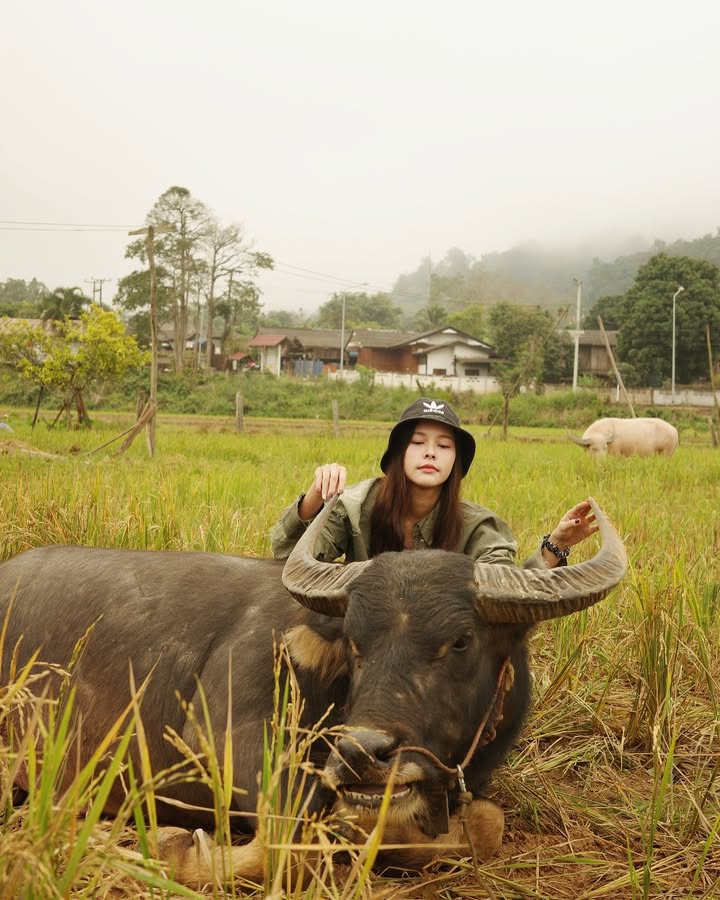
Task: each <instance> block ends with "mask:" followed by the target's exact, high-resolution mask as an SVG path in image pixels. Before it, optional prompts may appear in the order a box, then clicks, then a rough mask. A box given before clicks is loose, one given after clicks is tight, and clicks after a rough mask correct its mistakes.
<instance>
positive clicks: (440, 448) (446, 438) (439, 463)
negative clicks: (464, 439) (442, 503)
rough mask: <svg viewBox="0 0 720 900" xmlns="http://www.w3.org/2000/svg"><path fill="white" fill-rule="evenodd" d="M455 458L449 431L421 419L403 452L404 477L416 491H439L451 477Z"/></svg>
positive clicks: (453, 445) (451, 436) (435, 423)
mask: <svg viewBox="0 0 720 900" xmlns="http://www.w3.org/2000/svg"><path fill="white" fill-rule="evenodd" d="M455 455H456V450H455V432H454V431H453V430H452V428H448V427H447V426H446V425H441V424H439V423H437V422H432V421H430V420H428V419H420V420H419V421H418V422H417V424H416V426H415V430H414V431H413V433H412V437H411V438H410V443H409V444H408V445H407V449H406V450H405V458H404V461H403V471H404V472H405V477H406V478H407V479H408V481H410V483H411V484H414V485H416V486H417V487H427V488H429V487H441V486H442V485H443V484H444V483H445V482H446V481H447V479H448V477H449V476H450V472H451V471H452V467H453V465H454V464H455Z"/></svg>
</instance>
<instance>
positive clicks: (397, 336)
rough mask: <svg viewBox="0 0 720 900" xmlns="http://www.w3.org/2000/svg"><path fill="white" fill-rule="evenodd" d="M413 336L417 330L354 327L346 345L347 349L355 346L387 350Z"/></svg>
mask: <svg viewBox="0 0 720 900" xmlns="http://www.w3.org/2000/svg"><path fill="white" fill-rule="evenodd" d="M415 337H417V331H396V330H394V329H390V328H386V329H381V328H355V329H353V333H352V337H351V338H350V340H349V341H348V345H347V346H348V350H349V349H351V348H355V347H357V348H361V347H370V348H371V349H372V348H374V349H378V350H380V349H384V350H387V349H389V348H390V347H398V346H400V345H401V344H406V343H407V342H408V341H410V340H412V339H413V338H415Z"/></svg>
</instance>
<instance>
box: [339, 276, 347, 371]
mask: <svg viewBox="0 0 720 900" xmlns="http://www.w3.org/2000/svg"><path fill="white" fill-rule="evenodd" d="M342 298H343V299H342V317H341V319H340V372H341V373H342V371H343V365H344V362H345V300H346V294H345V292H344V291H343V295H342Z"/></svg>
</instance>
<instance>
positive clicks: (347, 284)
mask: <svg viewBox="0 0 720 900" xmlns="http://www.w3.org/2000/svg"><path fill="white" fill-rule="evenodd" d="M131 227H133V226H130V225H110V224H99V223H91V222H46V221H32V220H26V219H0V231H47V232H58V233H63V232H68V233H71V232H115V231H127V230H128V229H129V228H131ZM288 270H289V271H288ZM271 272H276V273H277V274H280V275H290V276H292V277H293V278H302V279H305V280H307V281H318V280H320V281H327V282H329V283H331V284H334V285H335V286H336V289H337V290H338V291H340V290H342V289H343V288H345V289H348V288H355V289H356V290H357V289H359V288H365V289H370V290H374V291H376V292H377V293H383V294H393V295H394V296H396V297H406V298H408V299H418V298H419V296H420V294H414V293H410V292H406V291H399V292H394V291H393V290H392V288H386V287H382V286H380V285H377V284H373V283H371V282H368V281H356V280H353V279H350V278H343V277H342V276H339V275H333V274H331V273H329V272H320V271H318V270H317V269H308V268H306V267H304V266H296V265H295V264H294V263H288V262H284V261H283V260H275V267H274V268H273V269H270V270H268V273H266V274H269V273H271Z"/></svg>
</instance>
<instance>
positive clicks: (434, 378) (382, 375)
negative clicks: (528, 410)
mask: <svg viewBox="0 0 720 900" xmlns="http://www.w3.org/2000/svg"><path fill="white" fill-rule="evenodd" d="M328 378H341V379H343V380H344V381H347V382H353V381H356V380H357V378H358V374H357V372H353V371H347V370H346V371H344V372H330V373H329V374H328ZM375 384H379V385H382V386H383V387H405V388H408V389H409V390H413V391H415V390H424V391H427V392H428V393H432V390H433V386H434V387H435V388H437V389H440V390H448V391H457V392H458V393H460V392H462V391H473V392H474V393H476V394H495V393H499V392H500V385H499V384H498V382H497V381H496V380H495V379H494V378H492V377H490V376H486V375H479V376H472V377H466V376H460V377H454V376H452V375H421V374H419V373H416V374H402V373H399V372H376V373H375ZM543 390H544V392H545V393H552V392H559V391H563V392H567V391H568V390H570V388H569V386H568V385H560V384H548V385H545V386H544V388H543ZM578 391H588V392H592V393H594V394H599V395H600V396H601V397H602V396H605V397H607V398H608V400H610V401H611V402H614V403H618V404H621V405H623V406H624V405H625V398H624V396H623V394H622V392H621V391H620V389H619V388H584V387H578ZM628 394H629V396H630V400H631V402H632V403H633V405H635V404H637V406H639V407H642V406H673V405H674V406H696V407H708V408H711V407H712V406H713V396H712V391H709V390H708V391H698V390H692V389H690V388H683V389H682V390H680V389H678V388H677V387H676V388H675V398H674V401H673V397H672V394H671V392H670V391H661V390H657V389H656V390H650V389H644V388H643V389H640V388H638V389H633V390H629V391H628ZM715 395H716V399H717V403H718V405H719V406H720V391H716V392H715Z"/></svg>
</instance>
